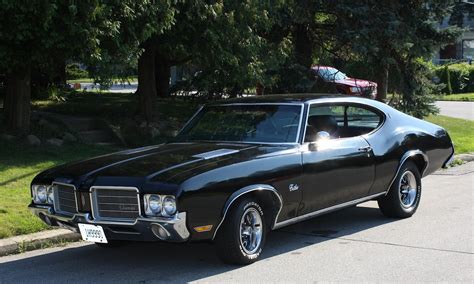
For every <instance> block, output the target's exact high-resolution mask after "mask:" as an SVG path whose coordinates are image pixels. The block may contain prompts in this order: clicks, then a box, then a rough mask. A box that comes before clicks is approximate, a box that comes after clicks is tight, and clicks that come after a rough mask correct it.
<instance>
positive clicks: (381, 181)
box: [365, 109, 454, 193]
mask: <svg viewBox="0 0 474 284" xmlns="http://www.w3.org/2000/svg"><path fill="white" fill-rule="evenodd" d="M385 112H386V113H387V118H386V121H385V123H384V125H383V126H382V127H381V128H380V129H379V130H378V131H376V132H374V133H372V134H370V135H366V136H365V138H366V139H367V141H368V142H369V143H370V144H371V146H372V148H373V151H374V155H375V159H376V175H375V176H376V180H375V182H374V185H373V187H372V189H371V193H378V192H383V191H386V190H388V188H389V186H390V184H391V182H392V180H393V179H394V177H395V175H396V174H397V170H398V168H399V166H400V163H401V160H402V157H403V156H404V154H405V153H407V152H408V151H411V150H420V151H422V152H423V153H424V154H425V155H426V156H427V158H428V167H427V168H426V169H425V172H424V176H426V175H429V174H431V173H433V172H435V171H436V170H438V169H439V168H441V167H442V166H443V165H444V163H445V162H446V161H447V160H448V159H449V158H450V156H451V155H452V154H453V151H454V148H453V145H452V142H451V139H450V137H449V135H448V133H447V132H446V130H444V129H443V128H442V127H440V126H438V125H435V124H432V123H429V122H427V121H424V120H420V119H417V118H415V117H412V116H409V115H406V114H404V113H402V112H399V111H396V110H394V109H391V110H389V111H385Z"/></svg>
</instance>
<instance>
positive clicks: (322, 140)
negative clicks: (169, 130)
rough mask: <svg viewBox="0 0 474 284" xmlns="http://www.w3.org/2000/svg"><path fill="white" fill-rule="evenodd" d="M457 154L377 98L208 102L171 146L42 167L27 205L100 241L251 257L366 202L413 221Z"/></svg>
mask: <svg viewBox="0 0 474 284" xmlns="http://www.w3.org/2000/svg"><path fill="white" fill-rule="evenodd" d="M453 154H454V148H453V145H452V143H451V139H450V138H449V135H448V133H447V132H446V131H445V130H444V129H443V128H441V127H439V126H437V125H434V124H431V123H428V122H425V121H422V120H419V119H416V118H414V117H411V116H408V115H406V114H404V113H401V112H399V111H397V110H395V109H393V108H391V107H389V106H387V105H386V104H383V103H380V102H377V101H373V100H369V99H363V98H357V97H346V96H340V95H339V96H329V95H285V96H281V95H278V96H262V97H249V98H244V99H237V100H227V101H223V102H217V103H213V104H210V105H207V106H205V107H202V108H200V109H199V111H198V112H197V113H196V114H195V115H194V116H193V117H192V118H191V120H190V121H189V122H188V123H187V124H186V125H185V126H184V128H183V129H182V130H181V132H180V133H179V134H178V136H177V137H176V139H175V140H174V141H173V142H170V143H166V144H162V145H157V146H151V147H144V148H140V149H134V150H126V151H122V152H118V153H113V154H110V155H105V156H100V157H96V158H93V159H89V160H86V161H80V162H74V163H69V164H66V165H62V166H58V167H55V168H52V169H49V170H46V171H44V172H42V173H40V174H39V175H38V176H36V177H35V178H34V179H33V181H32V184H31V193H32V203H31V204H30V205H29V207H30V209H31V210H32V211H33V212H34V213H35V214H36V215H37V216H39V217H40V218H41V219H42V220H43V221H44V222H45V223H47V224H49V225H52V226H61V227H65V228H69V229H71V230H74V231H77V232H80V233H81V234H82V237H83V239H84V240H88V241H91V242H95V243H97V244H98V245H100V246H103V247H111V246H114V245H116V244H117V243H118V242H123V241H170V242H185V241H197V240H212V241H214V242H215V245H216V247H217V252H218V254H219V255H220V257H221V258H222V259H223V260H224V261H226V262H230V263H240V264H248V263H252V262H254V261H255V260H256V259H258V258H259V256H260V254H261V253H262V249H263V246H264V243H265V238H266V235H267V234H266V233H267V232H268V231H270V230H274V229H278V228H281V227H284V226H287V225H291V224H293V223H296V222H299V221H302V220H306V219H308V218H311V217H314V216H318V215H321V214H324V213H328V212H331V211H334V210H338V209H341V208H345V207H348V206H354V205H356V204H359V203H362V202H365V201H368V200H377V201H378V204H379V206H380V209H381V211H382V213H383V214H385V215H386V216H388V217H394V218H406V217H410V216H411V215H413V214H414V213H415V211H416V209H417V207H418V204H419V202H420V196H421V178H422V177H424V176H426V175H429V174H431V173H433V172H434V171H436V170H437V169H439V168H440V167H442V166H445V165H446V164H447V163H448V162H449V160H450V159H451V158H452V157H453Z"/></svg>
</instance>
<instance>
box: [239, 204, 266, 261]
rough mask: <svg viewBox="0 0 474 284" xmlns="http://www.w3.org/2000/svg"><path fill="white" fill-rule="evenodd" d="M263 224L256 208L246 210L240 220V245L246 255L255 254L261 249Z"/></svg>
mask: <svg viewBox="0 0 474 284" xmlns="http://www.w3.org/2000/svg"><path fill="white" fill-rule="evenodd" d="M262 235H263V222H262V217H261V216H260V213H259V212H258V211H257V209H256V208H253V207H252V208H248V209H247V210H245V212H244V214H243V215H242V218H241V219H240V245H241V246H242V249H243V250H244V252H245V253H246V254H254V253H256V252H257V251H258V249H259V248H260V243H261V242H262Z"/></svg>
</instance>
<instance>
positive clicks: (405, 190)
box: [378, 161, 421, 218]
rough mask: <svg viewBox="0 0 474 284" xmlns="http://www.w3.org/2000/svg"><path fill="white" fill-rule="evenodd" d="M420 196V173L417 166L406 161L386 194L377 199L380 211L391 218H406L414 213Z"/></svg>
mask: <svg viewBox="0 0 474 284" xmlns="http://www.w3.org/2000/svg"><path fill="white" fill-rule="evenodd" d="M420 198H421V175H420V172H419V170H418V167H417V166H416V165H415V164H414V163H413V162H411V161H408V162H406V163H405V164H404V165H403V166H402V168H401V169H400V172H399V173H398V175H397V177H396V178H395V181H394V182H393V184H392V186H391V187H390V190H389V192H388V193H387V195H386V196H384V197H382V198H380V199H379V200H378V204H379V207H380V210H381V211H382V213H383V214H384V215H385V216H387V217H391V218H408V217H411V216H412V215H413V214H415V212H416V210H417V209H418V205H419V204H420Z"/></svg>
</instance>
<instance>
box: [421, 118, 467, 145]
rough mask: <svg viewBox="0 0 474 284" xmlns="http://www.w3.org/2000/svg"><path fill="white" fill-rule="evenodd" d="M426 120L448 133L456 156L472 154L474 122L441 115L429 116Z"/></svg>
mask: <svg viewBox="0 0 474 284" xmlns="http://www.w3.org/2000/svg"><path fill="white" fill-rule="evenodd" d="M426 120H427V121H429V122H432V123H434V124H438V125H439V126H442V127H443V128H444V129H446V130H447V131H448V133H449V136H450V137H451V139H452V140H453V143H454V148H455V149H456V154H461V153H468V152H474V121H471V120H465V119H459V118H453V117H448V116H443V115H437V116H429V117H427V118H426Z"/></svg>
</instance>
